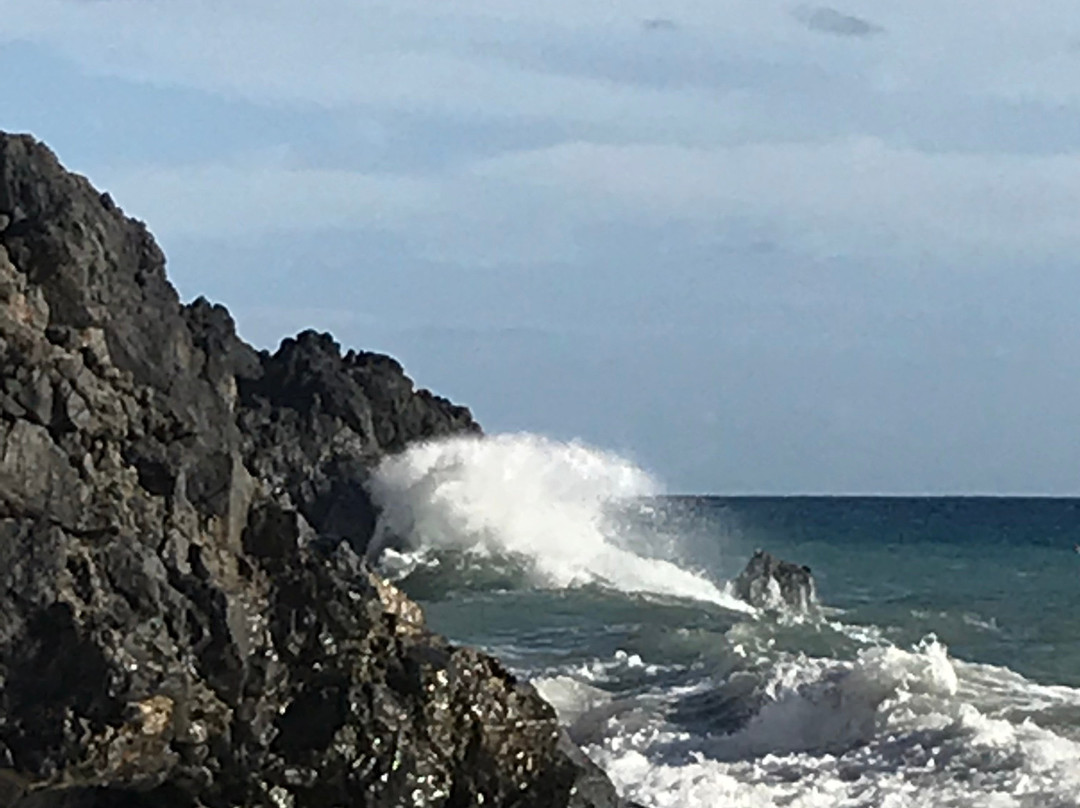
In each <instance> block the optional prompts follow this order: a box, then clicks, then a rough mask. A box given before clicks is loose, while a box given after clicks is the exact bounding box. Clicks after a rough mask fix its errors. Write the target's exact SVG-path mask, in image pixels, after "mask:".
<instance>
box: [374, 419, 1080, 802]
mask: <svg viewBox="0 0 1080 808" xmlns="http://www.w3.org/2000/svg"><path fill="white" fill-rule="evenodd" d="M372 492H373V494H374V496H375V498H376V499H377V500H378V501H379V502H380V503H381V504H382V506H383V508H384V519H383V522H382V523H381V524H380V526H379V528H378V530H379V534H378V535H379V537H380V538H379V541H378V544H380V545H381V546H382V548H383V549H382V552H381V553H373V555H375V554H377V555H378V557H379V563H380V565H381V566H382V569H383V570H384V572H386V574H388V575H390V576H392V577H394V578H395V579H397V581H398V582H399V584H400V585H401V586H402V587H403V588H404V589H405V590H406V591H408V592H409V593H410V594H411V595H413V596H414V597H415V598H417V599H418V600H420V602H421V603H422V604H423V606H424V607H425V610H426V612H427V615H428V620H429V622H430V623H431V625H432V626H433V628H434V629H436V630H437V631H440V632H442V633H444V634H446V635H448V636H449V637H451V638H452V639H454V640H457V641H460V642H463V643H468V644H472V645H476V646H480V647H483V648H485V649H487V650H489V651H491V652H493V653H494V654H496V655H498V656H499V657H500V658H502V659H503V660H504V661H505V662H506V663H507V664H508V665H509V666H510V667H511V668H512V669H513V670H515V671H517V672H518V673H519V674H520V675H522V676H523V677H526V678H528V679H529V680H531V681H532V682H533V684H534V685H535V686H536V687H537V688H538V689H539V691H540V692H541V693H542V694H543V695H544V696H545V697H546V698H548V699H549V700H550V701H551V702H552V703H553V704H554V705H555V707H556V709H557V711H558V713H559V716H560V719H561V720H562V722H563V723H564V725H565V726H566V727H567V729H568V731H569V732H570V734H571V736H572V737H573V738H574V739H575V740H576V741H577V742H578V743H579V744H580V745H581V746H582V747H583V748H584V749H585V751H586V752H587V753H588V754H589V755H590V757H591V758H592V759H593V760H594V761H595V762H596V763H597V764H599V765H600V766H601V767H602V768H603V769H604V770H605V771H607V772H608V774H609V775H610V776H611V778H612V780H613V781H614V782H615V784H616V786H617V787H618V788H619V790H620V792H621V793H622V794H623V795H624V796H626V797H628V798H630V799H632V800H634V801H636V802H638V803H640V804H641V805H644V806H665V807H666V806H686V808H704V806H731V807H732V808H735V807H737V806H788V807H789V808H810V806H814V808H817V807H818V806H820V807H822V808H824V807H825V806H829V807H830V808H831V807H833V806H841V807H842V808H856V806H858V808H870V807H871V806H885V807H886V808H913V807H914V806H920V807H923V806H925V808H943V807H945V806H957V807H958V808H959V806H965V807H967V806H980V808H982V807H985V808H991V807H992V808H999V807H1001V808H1004V806H1025V808H1065V806H1080V554H1078V553H1077V552H1076V551H1075V550H1074V545H1075V544H1076V543H1077V542H1080V500H1067V499H1016V498H1011V499H1004V498H1003V499H994V498H814V497H808V498H803V497H792V498H783V497H779V498H725V497H671V496H665V495H664V494H663V489H662V486H661V485H660V484H658V483H657V482H656V481H654V480H653V479H651V478H650V477H649V476H648V475H647V474H645V473H644V472H642V471H641V470H640V469H638V468H636V467H635V466H634V465H633V464H632V463H630V462H628V461H626V460H624V459H622V458H619V457H617V456H615V455H612V454H608V453H604V452H600V451H597V450H594V449H591V448H588V447H585V446H581V445H577V444H563V443H558V442H555V441H549V440H545V439H543V438H539V437H536V436H529V435H507V436H494V437H488V438H483V439H476V438H468V439H452V440H448V441H443V442H438V443H432V444H426V445H422V446H417V447H414V448H412V449H411V450H409V451H408V452H406V453H405V454H403V455H399V456H396V457H394V458H390V459H388V460H387V461H386V462H384V464H383V465H382V466H381V467H380V468H379V470H378V472H377V474H376V475H375V478H374V480H373V483H372ZM402 542H404V543H402ZM758 547H761V548H764V549H766V550H768V551H770V552H771V553H773V554H774V555H777V556H779V557H782V558H785V559H788V560H791V561H795V562H798V563H800V564H807V565H809V566H810V567H811V568H812V570H813V574H814V576H815V579H816V582H817V590H818V596H819V604H818V606H817V607H815V608H813V609H811V610H810V612H808V613H805V614H792V613H788V612H783V611H764V610H756V609H754V608H752V607H750V606H749V605H747V604H744V603H742V602H741V601H739V600H738V599H737V598H735V597H734V596H733V595H732V594H731V593H730V591H729V586H728V584H727V582H728V581H730V580H731V579H732V578H733V577H734V576H735V575H737V574H738V572H739V571H740V569H741V568H742V566H743V565H744V564H745V563H746V561H747V560H748V558H749V557H750V555H751V553H752V552H753V551H754V549H755V548H758ZM392 548H397V549H392Z"/></svg>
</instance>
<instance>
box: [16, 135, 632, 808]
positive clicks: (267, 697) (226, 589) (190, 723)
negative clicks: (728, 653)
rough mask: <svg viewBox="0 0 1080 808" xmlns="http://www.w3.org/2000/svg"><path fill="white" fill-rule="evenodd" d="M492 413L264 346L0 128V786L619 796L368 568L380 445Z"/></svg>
mask: <svg viewBox="0 0 1080 808" xmlns="http://www.w3.org/2000/svg"><path fill="white" fill-rule="evenodd" d="M477 429H478V428H477V426H476V424H475V422H474V421H473V420H472V417H471V416H470V414H469V412H468V410H466V409H464V408H461V407H456V406H454V405H452V404H450V403H449V402H447V401H445V400H444V399H441V398H438V397H436V396H433V395H431V394H429V393H427V392H424V391H417V390H415V389H414V387H413V384H412V382H411V381H410V380H409V379H408V378H407V377H406V376H405V375H404V373H403V372H402V369H401V367H400V366H399V365H398V364H397V363H396V362H395V361H394V360H392V359H390V358H388V357H385V356H378V355H374V354H367V353H353V352H349V353H347V354H345V355H342V354H341V352H340V349H339V346H338V345H336V344H335V343H334V342H333V340H332V339H331V338H330V337H329V336H327V335H319V334H315V333H304V334H301V335H299V336H298V337H297V338H295V339H290V340H286V341H285V342H284V343H283V344H282V346H281V348H280V349H279V350H278V351H277V352H276V353H274V354H269V353H258V352H256V351H255V350H253V349H252V348H251V347H250V346H248V345H246V344H244V343H243V342H242V341H241V340H240V339H239V338H238V337H237V336H236V333H235V329H234V326H233V322H232V320H231V318H230V317H229V314H228V312H227V311H226V310H225V309H224V308H222V307H220V306H212V305H210V304H209V303H207V302H205V301H203V300H199V301H196V302H195V303H193V304H191V305H182V304H181V302H180V301H179V299H178V297H177V295H176V292H175V291H174V289H173V288H172V287H171V285H170V284H169V282H168V280H167V279H166V276H165V271H164V258H163V256H162V254H161V252H160V250H159V249H158V247H157V246H156V244H155V243H154V241H153V239H152V237H151V236H150V234H149V233H148V232H147V230H146V229H145V228H144V227H143V226H142V225H141V224H139V223H137V222H135V221H132V220H130V219H128V218H126V217H125V216H124V215H123V214H122V212H121V211H120V210H119V209H118V208H117V207H116V205H115V204H114V203H113V201H112V200H111V199H110V198H109V197H108V196H107V195H104V194H99V193H98V192H97V191H95V190H94V189H93V188H92V187H91V186H90V184H89V183H88V182H87V181H86V180H85V179H83V178H82V177H79V176H76V175H73V174H69V173H67V172H66V171H64V170H63V168H61V166H60V165H59V164H58V162H57V160H56V158H55V157H54V156H53V154H52V153H51V152H50V151H49V150H48V149H47V148H46V147H44V146H43V145H41V144H39V143H37V142H36V141H34V140H33V139H32V138H29V137H25V136H7V135H0V806H4V807H5V808H6V807H7V806H13V807H16V808H56V807H58V806H65V808H106V806H108V807H109V808H134V807H135V806H161V808H225V807H226V806H230V807H231V806H266V808H334V807H336V806H396V805H410V806H466V805H481V804H482V805H505V806H511V805H513V806H523V807H524V806H538V807H539V806H545V808H547V807H548V806H564V805H574V806H589V805H596V806H605V805H614V804H615V797H614V794H613V792H612V790H611V787H610V784H609V783H608V782H607V780H606V779H605V778H604V777H603V776H602V775H601V774H599V773H598V772H597V771H596V770H595V768H594V767H592V766H591V765H590V764H589V763H588V762H587V761H586V760H584V759H583V758H582V756H581V754H580V753H579V752H578V751H577V750H576V749H574V748H573V747H572V746H571V745H570V744H569V743H568V741H567V740H566V738H565V736H564V735H563V734H562V733H561V732H560V730H559V728H558V725H557V723H556V720H555V717H554V714H553V712H552V710H551V708H550V707H549V705H547V704H546V703H545V702H544V701H542V700H541V699H540V698H539V697H538V696H537V695H536V693H535V692H534V691H533V689H532V688H531V687H530V686H528V685H527V684H525V683H522V682H519V681H516V680H515V678H514V676H512V675H511V674H510V673H508V672H507V671H506V670H505V669H504V668H503V667H502V666H501V665H500V664H499V663H498V662H497V661H496V660H494V659H492V658H490V657H487V656H484V655H483V654H480V653H478V652H475V651H472V650H469V649H464V648H457V647H454V646H452V645H450V644H448V643H447V642H446V641H445V640H443V639H441V638H439V637H437V636H433V635H432V634H431V633H429V632H428V631H427V629H426V628H425V626H424V623H423V618H422V615H421V614H420V612H419V609H418V608H417V607H416V606H415V604H413V603H411V602H410V601H408V600H407V599H406V598H404V597H403V596H402V595H401V594H400V593H398V592H397V591H395V590H394V589H393V588H392V587H390V586H389V585H387V584H385V583H384V582H383V581H381V580H380V579H378V578H377V577H375V576H374V575H372V574H371V573H370V572H369V570H368V569H367V568H366V567H365V565H364V562H363V561H362V558H361V555H362V550H363V547H364V544H365V542H366V541H367V538H368V537H369V536H370V533H371V529H372V526H373V524H374V519H375V514H374V512H373V509H372V506H371V503H370V502H369V500H368V499H367V497H366V495H365V494H364V490H363V481H364V479H365V477H366V475H367V473H368V470H369V469H370V468H371V465H372V463H373V462H374V461H375V460H377V459H378V458H379V457H380V456H381V455H382V454H383V453H386V452H392V451H395V450H398V449H400V448H401V447H403V446H404V445H405V444H406V443H408V442H409V441H412V440H417V439H422V438H428V437H433V436H438V435H442V434H447V433H452V432H459V431H463V430H464V431H470V430H471V431H476V430H477Z"/></svg>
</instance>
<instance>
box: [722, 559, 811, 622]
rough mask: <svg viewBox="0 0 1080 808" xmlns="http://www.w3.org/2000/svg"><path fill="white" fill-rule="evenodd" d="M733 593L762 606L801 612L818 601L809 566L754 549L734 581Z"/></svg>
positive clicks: (754, 604)
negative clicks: (783, 559)
mask: <svg viewBox="0 0 1080 808" xmlns="http://www.w3.org/2000/svg"><path fill="white" fill-rule="evenodd" d="M734 588H735V594H736V595H737V596H738V597H740V598H742V599H743V600H745V601H746V602H747V603H749V604H750V605H752V606H757V607H758V608H761V609H780V610H786V611H789V612H793V613H795V614H804V613H806V612H808V611H810V610H811V609H812V608H813V607H814V606H815V604H816V603H817V594H816V591H815V588H814V578H813V576H812V575H811V574H810V568H809V567H805V566H802V565H799V564H792V563H791V562H790V561H782V560H780V559H779V558H776V557H775V556H772V555H770V554H769V553H767V552H765V551H764V550H756V551H755V552H754V555H753V556H751V558H750V561H749V562H748V563H747V565H746V568H745V569H744V570H743V571H742V572H740V573H739V577H738V578H736V579H735V581H734Z"/></svg>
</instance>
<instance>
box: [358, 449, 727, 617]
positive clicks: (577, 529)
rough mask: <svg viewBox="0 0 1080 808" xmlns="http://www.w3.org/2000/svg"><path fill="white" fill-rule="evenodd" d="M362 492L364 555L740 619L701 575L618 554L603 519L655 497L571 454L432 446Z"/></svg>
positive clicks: (622, 471)
mask: <svg viewBox="0 0 1080 808" xmlns="http://www.w3.org/2000/svg"><path fill="white" fill-rule="evenodd" d="M368 487H369V490H370V492H371V495H372V498H373V499H374V501H375V503H376V504H377V505H378V506H379V507H380V508H381V512H382V515H381V517H380V521H379V524H378V526H377V527H376V534H375V538H374V539H373V541H372V548H373V552H375V553H378V552H380V551H381V550H382V548H383V546H385V545H386V544H387V543H388V542H393V541H394V540H397V539H404V540H405V543H406V545H407V546H408V547H410V548H414V549H416V550H419V551H421V552H422V551H424V550H428V549H435V550H456V551H461V552H467V553H474V554H477V555H481V556H484V555H511V556H517V557H520V558H523V559H525V560H527V562H528V563H529V565H530V568H531V570H532V571H533V574H534V575H535V578H536V583H537V584H538V585H541V586H551V587H559V588H562V587H572V586H581V585H585V584H601V585H604V586H609V587H612V588H615V589H619V590H622V591H625V592H650V593H655V594H660V595H669V596H675V597H683V598H693V599H697V600H705V601H711V602H713V603H717V604H720V605H723V606H726V607H728V608H732V609H738V610H740V611H745V610H747V608H748V607H746V606H745V605H744V604H743V603H742V602H741V601H739V600H737V599H736V598H734V597H732V596H730V595H728V594H727V593H726V592H724V591H723V590H722V589H721V588H720V587H718V586H717V585H716V584H714V583H713V582H711V581H709V580H708V579H707V578H705V577H704V576H702V575H699V574H696V573H694V572H691V571H688V570H685V569H682V568H681V567H679V566H678V565H676V564H675V563H672V562H670V561H666V560H662V559H655V558H647V557H643V556H642V555H639V554H637V553H635V552H633V551H631V550H630V549H628V548H627V547H626V546H625V545H624V543H623V542H621V541H620V537H619V536H618V535H617V533H616V531H615V530H614V529H613V528H612V527H611V525H610V524H609V522H608V519H607V517H606V508H607V507H608V506H609V505H611V504H612V503H615V502H618V501H620V500H626V499H629V498H633V497H640V496H648V495H653V494H656V493H659V486H658V485H657V483H656V482H655V481H654V480H653V479H652V478H651V477H650V476H649V475H648V474H646V473H645V472H644V471H642V470H641V469H640V468H638V467H637V466H635V465H634V464H633V463H631V462H630V461H628V460H625V459H624V458H621V457H619V456H617V455H614V454H611V453H608V452H602V451H599V450H597V449H593V448H590V447H588V446H585V445H583V444H580V443H563V442H559V441H553V440H548V439H546V438H542V437H538V436H535V435H528V434H513V435H495V436H488V437H454V438H448V439H443V440H438V441H432V442H428V443H424V444H419V445H414V446H412V447H410V448H409V449H408V450H406V451H405V452H403V453H402V454H399V455H394V456H392V457H388V458H386V459H385V460H384V461H383V462H382V463H381V464H380V465H379V467H378V468H377V469H376V472H375V474H374V475H373V477H372V480H371V481H370V483H369V486H368Z"/></svg>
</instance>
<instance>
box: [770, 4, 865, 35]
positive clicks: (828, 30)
mask: <svg viewBox="0 0 1080 808" xmlns="http://www.w3.org/2000/svg"><path fill="white" fill-rule="evenodd" d="M792 16H794V17H795V19H797V20H798V21H799V22H801V23H802V24H803V25H805V26H806V27H807V28H809V29H810V30H812V31H821V32H822V33H825V34H835V35H837V36H851V37H868V36H873V35H874V34H880V33H881V32H882V31H883V30H884V29H883V28H882V27H881V26H878V25H874V24H873V23H872V22H867V21H866V20H864V19H862V18H861V17H855V16H853V15H851V14H844V13H842V12H840V11H837V10H836V9H835V8H828V7H827V6H818V7H817V8H807V7H805V6H801V7H799V8H797V9H795V10H794V11H793V12H792Z"/></svg>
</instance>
